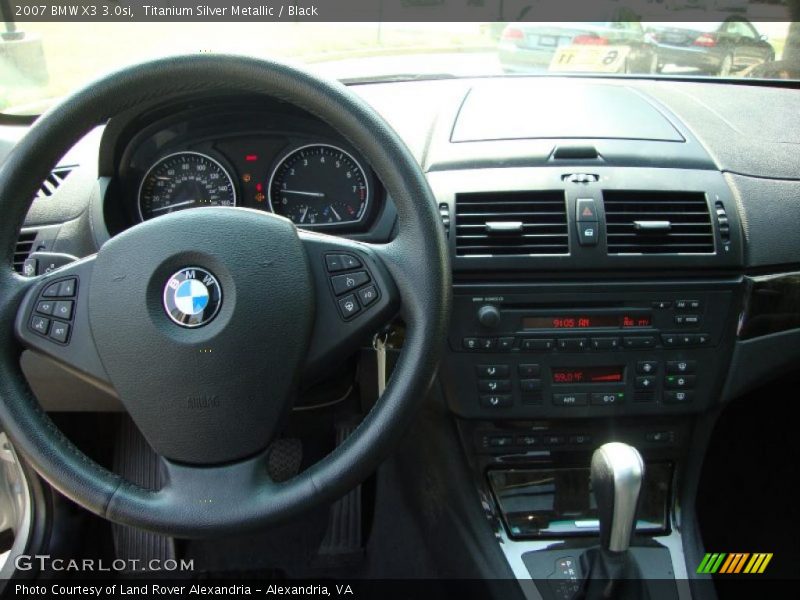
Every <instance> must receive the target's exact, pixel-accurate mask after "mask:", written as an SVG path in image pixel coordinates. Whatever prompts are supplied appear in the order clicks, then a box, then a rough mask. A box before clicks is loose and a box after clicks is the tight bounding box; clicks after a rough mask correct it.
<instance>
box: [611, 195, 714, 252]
mask: <svg viewBox="0 0 800 600" xmlns="http://www.w3.org/2000/svg"><path fill="white" fill-rule="evenodd" d="M603 205H604V207H605V213H606V240H607V242H608V253H609V254H713V253H714V228H713V225H712V223H711V217H710V215H709V212H708V203H707V202H706V197H705V194H703V193H702V192H653V191H640V192H637V191H627V190H626V191H604V192H603Z"/></svg>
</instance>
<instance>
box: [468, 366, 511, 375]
mask: <svg viewBox="0 0 800 600" xmlns="http://www.w3.org/2000/svg"><path fill="white" fill-rule="evenodd" d="M476 369H477V371H478V377H481V378H486V377H488V378H495V377H508V372H509V369H508V365H478V366H477V367H476Z"/></svg>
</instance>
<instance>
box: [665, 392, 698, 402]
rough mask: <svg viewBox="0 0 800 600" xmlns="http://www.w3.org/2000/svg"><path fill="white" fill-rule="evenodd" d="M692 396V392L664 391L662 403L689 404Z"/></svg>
mask: <svg viewBox="0 0 800 600" xmlns="http://www.w3.org/2000/svg"><path fill="white" fill-rule="evenodd" d="M693 395H694V393H693V392H687V391H666V392H664V403H665V404H683V403H685V402H691V401H692V397H693Z"/></svg>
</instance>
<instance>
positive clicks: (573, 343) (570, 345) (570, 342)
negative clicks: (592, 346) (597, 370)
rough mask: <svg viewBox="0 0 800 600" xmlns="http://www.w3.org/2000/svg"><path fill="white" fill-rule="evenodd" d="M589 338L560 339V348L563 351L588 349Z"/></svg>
mask: <svg viewBox="0 0 800 600" xmlns="http://www.w3.org/2000/svg"><path fill="white" fill-rule="evenodd" d="M588 347H589V340H587V339H586V338H561V339H559V340H558V349H559V350H561V351H562V352H577V351H580V350H586V349H587V348H588Z"/></svg>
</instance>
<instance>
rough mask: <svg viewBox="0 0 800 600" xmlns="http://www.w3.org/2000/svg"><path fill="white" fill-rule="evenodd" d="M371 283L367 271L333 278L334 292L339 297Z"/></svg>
mask: <svg viewBox="0 0 800 600" xmlns="http://www.w3.org/2000/svg"><path fill="white" fill-rule="evenodd" d="M368 281H369V275H367V273H366V272H365V271H356V272H355V273H348V274H347V275H336V276H335V277H331V283H332V284H333V292H334V293H335V294H336V295H337V296H339V295H341V294H344V293H345V292H349V291H351V290H354V289H356V288H357V287H359V286H361V285H364V284H365V283H367V282H368Z"/></svg>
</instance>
